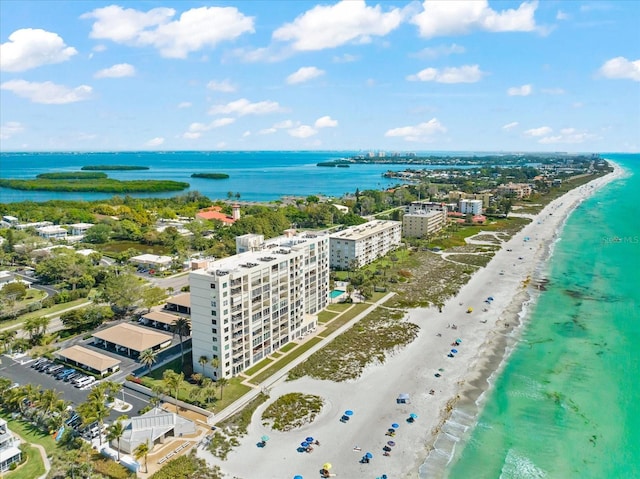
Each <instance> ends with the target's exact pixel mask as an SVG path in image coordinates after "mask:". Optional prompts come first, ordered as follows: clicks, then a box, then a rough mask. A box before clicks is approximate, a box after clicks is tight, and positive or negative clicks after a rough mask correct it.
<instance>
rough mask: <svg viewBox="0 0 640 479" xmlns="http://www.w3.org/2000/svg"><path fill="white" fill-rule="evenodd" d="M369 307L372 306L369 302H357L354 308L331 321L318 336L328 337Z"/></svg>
mask: <svg viewBox="0 0 640 479" xmlns="http://www.w3.org/2000/svg"><path fill="white" fill-rule="evenodd" d="M369 307H371V305H370V304H367V303H358V304H355V305H354V306H353V308H352V309H350V310H349V311H347V312H346V313H344V314H343V315H342V316H340V317H338V318H336V319H334V320H333V321H331V323H329V324H328V325H327V328H326V329H325V330H324V331H322V332H321V333H320V334H319V335H318V336H319V337H321V338H326V337H327V336H329V335H330V334H331V333H333V332H334V331H335V330H336V329H338V328H340V327H342V326H343V325H345V324H347V323H348V322H349V321H351V320H352V319H353V318H355V317H356V316H357V315H358V314H360V313H362V312H363V311H364V310H365V309H367V308H369Z"/></svg>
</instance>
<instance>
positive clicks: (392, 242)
mask: <svg viewBox="0 0 640 479" xmlns="http://www.w3.org/2000/svg"><path fill="white" fill-rule="evenodd" d="M401 241H402V223H401V222H400V221H382V220H375V221H369V222H368V223H364V224H361V225H358V226H352V227H350V228H346V229H344V230H342V231H339V232H338V233H334V234H332V235H331V260H330V262H329V264H330V266H331V267H332V268H337V269H343V270H344V269H352V268H354V267H355V268H360V267H362V266H364V265H367V264H369V263H371V262H373V261H375V260H376V259H378V258H380V257H381V256H384V255H385V254H387V253H388V252H389V251H392V250H394V249H396V248H397V247H398V246H400V242H401Z"/></svg>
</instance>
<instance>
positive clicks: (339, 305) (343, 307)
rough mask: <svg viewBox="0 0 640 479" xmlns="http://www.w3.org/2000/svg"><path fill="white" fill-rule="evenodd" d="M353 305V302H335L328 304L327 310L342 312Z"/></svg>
mask: <svg viewBox="0 0 640 479" xmlns="http://www.w3.org/2000/svg"><path fill="white" fill-rule="evenodd" d="M352 305H353V303H334V304H330V305H329V306H327V309H326V311H335V312H337V313H342V312H344V311H346V310H347V309H349V308H350V307H351V306H352ZM323 312H324V311H323ZM321 314H322V313H321Z"/></svg>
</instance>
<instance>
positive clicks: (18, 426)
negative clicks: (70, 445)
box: [2, 412, 57, 455]
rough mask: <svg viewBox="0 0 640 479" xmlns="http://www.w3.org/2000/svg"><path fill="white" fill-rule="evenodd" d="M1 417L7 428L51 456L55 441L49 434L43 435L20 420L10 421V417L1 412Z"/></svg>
mask: <svg viewBox="0 0 640 479" xmlns="http://www.w3.org/2000/svg"><path fill="white" fill-rule="evenodd" d="M2 417H3V418H4V419H5V420H6V421H7V426H9V429H11V430H12V431H13V432H15V433H16V434H17V435H18V436H20V437H21V438H22V439H24V440H25V441H26V442H31V443H34V444H40V445H41V446H43V447H44V448H45V450H46V451H47V454H49V455H50V454H51V453H52V452H53V451H55V449H56V448H57V446H56V441H55V440H54V439H53V437H51V436H50V435H49V434H45V433H43V432H42V431H41V430H40V429H38V428H37V427H35V426H32V425H31V424H29V423H28V422H25V421H22V420H20V419H12V418H11V416H10V415H8V414H6V413H4V412H3V414H2Z"/></svg>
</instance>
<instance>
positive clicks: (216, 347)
mask: <svg viewBox="0 0 640 479" xmlns="http://www.w3.org/2000/svg"><path fill="white" fill-rule="evenodd" d="M211 350H212V351H217V350H218V346H212V347H211ZM214 357H217V356H214Z"/></svg>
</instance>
